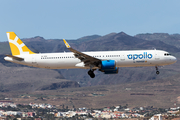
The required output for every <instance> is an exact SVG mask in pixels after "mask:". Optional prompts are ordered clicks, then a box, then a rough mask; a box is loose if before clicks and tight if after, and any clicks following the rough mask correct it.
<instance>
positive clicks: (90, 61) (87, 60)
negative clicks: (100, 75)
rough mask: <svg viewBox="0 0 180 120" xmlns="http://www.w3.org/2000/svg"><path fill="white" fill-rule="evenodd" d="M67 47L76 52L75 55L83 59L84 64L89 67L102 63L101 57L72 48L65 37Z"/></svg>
mask: <svg viewBox="0 0 180 120" xmlns="http://www.w3.org/2000/svg"><path fill="white" fill-rule="evenodd" d="M63 41H64V43H65V45H66V47H67V49H69V50H70V51H71V52H73V53H74V56H75V57H76V58H78V59H80V60H81V62H83V63H84V65H85V66H86V67H87V66H89V67H98V65H99V64H100V62H101V60H100V59H97V58H95V57H92V56H90V55H87V54H84V53H82V52H79V51H77V50H75V49H73V48H71V46H70V45H69V44H68V43H67V42H66V40H65V39H63Z"/></svg>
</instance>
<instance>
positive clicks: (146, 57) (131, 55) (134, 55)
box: [4, 50, 176, 69]
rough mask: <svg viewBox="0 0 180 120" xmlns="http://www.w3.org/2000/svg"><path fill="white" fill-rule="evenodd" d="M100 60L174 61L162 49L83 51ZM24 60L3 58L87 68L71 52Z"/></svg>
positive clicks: (160, 63)
mask: <svg viewBox="0 0 180 120" xmlns="http://www.w3.org/2000/svg"><path fill="white" fill-rule="evenodd" d="M83 53H85V54H87V55H89V56H92V57H95V58H98V59H100V60H102V61H103V60H115V61H116V67H140V66H163V65H170V64H173V63H175V62H176V58H175V57H174V56H171V55H169V53H168V52H166V51H162V50H129V51H98V52H83ZM18 57H21V58H24V61H18V60H15V59H13V58H11V57H5V58H4V59H5V60H7V61H10V62H14V63H18V64H23V65H28V66H33V67H39V68H47V69H73V68H83V69H89V67H86V66H84V64H83V63H82V62H81V61H80V60H79V59H78V58H76V57H75V56H74V53H72V52H64V53H43V54H31V55H29V54H28V55H26V54H24V55H20V56H18Z"/></svg>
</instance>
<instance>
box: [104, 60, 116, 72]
mask: <svg viewBox="0 0 180 120" xmlns="http://www.w3.org/2000/svg"><path fill="white" fill-rule="evenodd" d="M115 67H116V62H115V60H105V61H101V71H106V70H114V69H115Z"/></svg>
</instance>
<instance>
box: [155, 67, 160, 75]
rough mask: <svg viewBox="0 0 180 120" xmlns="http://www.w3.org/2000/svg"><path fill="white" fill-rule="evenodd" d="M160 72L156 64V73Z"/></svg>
mask: <svg viewBox="0 0 180 120" xmlns="http://www.w3.org/2000/svg"><path fill="white" fill-rule="evenodd" d="M159 73H160V72H159V70H158V67H157V66H156V74H157V75H158V74H159Z"/></svg>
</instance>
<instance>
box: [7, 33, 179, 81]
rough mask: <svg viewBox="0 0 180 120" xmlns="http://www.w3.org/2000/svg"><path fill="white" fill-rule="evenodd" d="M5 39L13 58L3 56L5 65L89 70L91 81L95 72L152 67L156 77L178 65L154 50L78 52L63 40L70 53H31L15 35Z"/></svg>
mask: <svg viewBox="0 0 180 120" xmlns="http://www.w3.org/2000/svg"><path fill="white" fill-rule="evenodd" d="M7 38H8V41H9V45H10V49H11V53H12V55H6V57H4V60H6V61H10V62H13V63H17V64H22V65H27V66H33V67H38V68H46V69H74V68H81V69H89V71H88V75H89V76H90V77H91V78H94V77H95V74H94V71H95V70H97V69H98V70H99V71H101V72H104V73H105V74H117V73H118V69H119V67H145V66H155V68H156V74H159V73H160V72H159V70H158V67H159V66H164V65H170V64H173V63H175V62H176V61H177V59H176V57H174V56H172V55H171V54H169V53H168V52H166V51H163V50H156V49H154V50H126V51H93V52H79V51H77V50H75V49H73V48H72V47H71V46H70V45H69V44H68V42H67V41H66V40H65V39H63V41H64V43H65V46H66V47H67V49H68V50H69V51H71V52H64V53H34V52H32V51H31V50H30V49H29V48H28V47H27V46H26V45H25V44H24V43H23V42H22V41H21V40H20V39H19V37H18V36H17V35H16V34H15V33H14V32H7Z"/></svg>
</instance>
